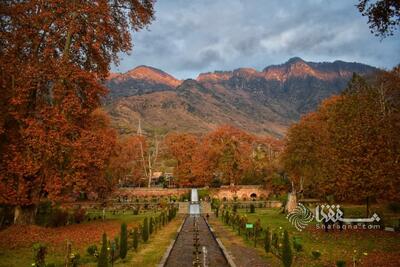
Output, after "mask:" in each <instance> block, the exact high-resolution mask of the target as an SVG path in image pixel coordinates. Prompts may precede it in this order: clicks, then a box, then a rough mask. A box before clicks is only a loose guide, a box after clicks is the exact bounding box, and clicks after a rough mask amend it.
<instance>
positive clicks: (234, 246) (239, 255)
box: [210, 216, 281, 267]
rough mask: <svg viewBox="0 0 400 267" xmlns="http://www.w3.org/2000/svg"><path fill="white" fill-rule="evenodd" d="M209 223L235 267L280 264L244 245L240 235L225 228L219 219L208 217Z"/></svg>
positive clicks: (264, 266) (261, 266)
mask: <svg viewBox="0 0 400 267" xmlns="http://www.w3.org/2000/svg"><path fill="white" fill-rule="evenodd" d="M210 224H211V226H212V228H213V229H214V231H215V233H216V234H217V237H218V238H219V239H220V240H221V242H222V243H223V245H224V246H225V248H226V249H227V250H228V254H229V255H230V256H231V257H232V260H233V262H234V263H235V264H236V266H237V267H249V266H250V267H270V266H281V263H280V262H279V261H278V260H277V259H275V258H274V257H270V258H267V257H265V258H263V257H261V256H260V253H259V251H258V250H257V249H255V248H252V247H248V246H246V244H245V243H244V241H243V240H242V237H239V236H238V235H236V232H234V231H231V230H229V228H228V229H226V228H225V227H224V226H223V224H222V223H221V221H219V220H218V219H217V218H215V217H214V216H211V217H210ZM259 249H260V247H259ZM263 254H264V253H263Z"/></svg>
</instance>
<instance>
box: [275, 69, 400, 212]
mask: <svg viewBox="0 0 400 267" xmlns="http://www.w3.org/2000/svg"><path fill="white" fill-rule="evenodd" d="M399 73H400V72H399V68H395V69H394V70H393V71H392V72H384V73H380V74H378V75H377V77H375V78H372V79H370V80H369V81H366V80H364V79H363V78H361V77H359V76H357V75H355V76H354V77H353V79H352V81H351V82H350V83H349V85H348V88H347V89H346V90H345V91H344V92H343V93H342V95H341V96H338V97H333V98H331V99H329V100H327V101H325V102H324V103H323V104H322V105H321V107H320V108H319V110H318V111H317V112H316V113H313V114H309V115H307V116H305V117H304V118H303V119H302V120H301V121H300V122H299V123H298V124H296V125H294V126H293V127H292V128H291V129H290V130H289V132H288V136H287V143H286V146H285V151H284V153H283V157H282V159H283V162H284V165H285V167H286V170H287V172H288V173H289V174H290V176H291V178H293V179H294V180H295V181H296V179H297V178H298V177H303V178H305V179H306V180H308V181H309V185H310V186H311V187H312V189H311V190H310V191H311V193H313V194H314V195H316V196H320V197H323V196H326V195H332V196H334V197H335V198H336V199H337V200H339V201H361V200H367V204H368V200H369V199H372V198H379V199H384V200H398V199H399V194H398V188H399V187H400V178H399V175H398V173H399V172H400V165H399V159H400V158H399V155H400V132H399V125H400V124H399V115H398V114H399V107H400V94H399V91H400V89H399V84H400V75H399Z"/></svg>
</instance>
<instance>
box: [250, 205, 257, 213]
mask: <svg viewBox="0 0 400 267" xmlns="http://www.w3.org/2000/svg"><path fill="white" fill-rule="evenodd" d="M255 212H256V206H255V205H254V204H253V203H251V204H250V213H255Z"/></svg>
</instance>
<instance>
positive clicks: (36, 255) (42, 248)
mask: <svg viewBox="0 0 400 267" xmlns="http://www.w3.org/2000/svg"><path fill="white" fill-rule="evenodd" d="M46 254H47V247H46V245H45V244H42V243H35V244H33V260H34V261H35V267H46Z"/></svg>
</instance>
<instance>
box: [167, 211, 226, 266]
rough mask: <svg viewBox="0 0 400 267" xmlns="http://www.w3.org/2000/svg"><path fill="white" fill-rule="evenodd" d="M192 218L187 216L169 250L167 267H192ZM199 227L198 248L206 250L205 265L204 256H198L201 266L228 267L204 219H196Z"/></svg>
mask: <svg viewBox="0 0 400 267" xmlns="http://www.w3.org/2000/svg"><path fill="white" fill-rule="evenodd" d="M193 220H194V217H191V216H188V217H187V218H186V220H185V222H184V224H183V226H182V229H181V232H180V233H179V236H178V239H177V240H176V242H175V245H174V247H173V248H172V250H171V253H170V256H169V257H168V260H167V263H166V265H165V266H167V267H192V266H193V260H194V254H193V252H194V246H193V244H194V240H193V238H194V227H193ZM197 222H198V226H199V238H200V240H199V243H200V248H201V250H202V251H203V247H205V248H206V250H207V254H206V255H207V257H206V265H204V264H203V261H204V254H203V253H202V254H200V259H201V265H200V266H208V267H225V266H226V267H228V266H229V265H228V263H227V261H226V259H225V257H224V255H223V254H222V251H221V250H220V248H219V246H218V244H217V242H216V241H215V239H214V238H213V236H212V234H211V232H210V230H209V228H208V227H207V224H206V222H205V219H204V218H203V217H197Z"/></svg>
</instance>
